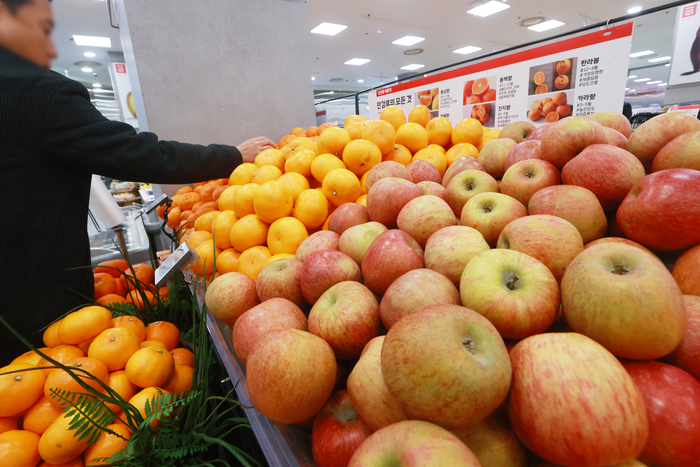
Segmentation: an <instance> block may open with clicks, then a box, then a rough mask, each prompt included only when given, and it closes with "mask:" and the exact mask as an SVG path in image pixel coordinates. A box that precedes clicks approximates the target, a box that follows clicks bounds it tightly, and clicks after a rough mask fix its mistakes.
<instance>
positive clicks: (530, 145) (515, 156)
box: [503, 139, 542, 170]
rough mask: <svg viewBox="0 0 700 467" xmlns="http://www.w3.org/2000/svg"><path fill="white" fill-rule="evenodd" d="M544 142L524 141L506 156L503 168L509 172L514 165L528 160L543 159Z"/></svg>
mask: <svg viewBox="0 0 700 467" xmlns="http://www.w3.org/2000/svg"><path fill="white" fill-rule="evenodd" d="M541 155H542V141H540V140H538V139H533V140H527V141H523V142H522V143H518V144H516V145H515V147H514V148H513V149H511V150H510V152H509V153H508V155H507V156H506V160H505V161H504V162H503V168H504V169H505V170H508V169H509V168H510V167H511V166H512V165H513V164H515V163H517V162H520V161H526V160H528V159H541V157H540V156H541Z"/></svg>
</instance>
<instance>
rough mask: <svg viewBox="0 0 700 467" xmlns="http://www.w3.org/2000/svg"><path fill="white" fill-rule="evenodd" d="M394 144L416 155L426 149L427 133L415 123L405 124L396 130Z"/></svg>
mask: <svg viewBox="0 0 700 467" xmlns="http://www.w3.org/2000/svg"><path fill="white" fill-rule="evenodd" d="M396 144H403V145H404V146H406V147H407V148H408V150H409V151H411V152H412V153H416V152H418V151H420V150H421V149H424V148H427V147H428V132H427V131H426V130H425V128H423V127H422V126H420V125H419V124H417V123H406V124H405V125H401V127H399V129H398V130H396Z"/></svg>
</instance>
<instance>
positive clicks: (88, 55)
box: [83, 52, 95, 58]
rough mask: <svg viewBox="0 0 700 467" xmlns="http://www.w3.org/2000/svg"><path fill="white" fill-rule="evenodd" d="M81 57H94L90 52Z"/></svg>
mask: <svg viewBox="0 0 700 467" xmlns="http://www.w3.org/2000/svg"><path fill="white" fill-rule="evenodd" d="M83 55H85V56H86V57H90V58H92V57H94V56H95V54H94V53H92V52H85V53H84V54H83Z"/></svg>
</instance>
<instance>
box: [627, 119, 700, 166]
mask: <svg viewBox="0 0 700 467" xmlns="http://www.w3.org/2000/svg"><path fill="white" fill-rule="evenodd" d="M693 131H700V120H698V119H697V118H695V117H693V116H691V115H688V114H686V113H683V112H669V113H665V114H661V115H657V116H656V117H654V118H652V119H650V120H647V121H646V122H644V123H642V124H641V125H640V126H639V127H638V128H637V129H636V130H634V132H633V133H632V135H630V137H629V141H628V142H627V150H628V151H629V152H631V153H632V154H634V155H635V156H636V157H637V158H638V159H639V160H640V161H641V163H642V164H643V165H644V168H645V169H646V171H647V173H649V172H651V167H652V163H653V161H654V157H656V155H657V154H658V153H659V151H661V149H662V148H663V147H664V146H666V144H668V143H669V142H671V141H672V140H674V139H675V138H677V137H679V136H680V135H682V134H684V133H690V132H693Z"/></svg>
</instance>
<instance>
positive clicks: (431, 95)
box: [416, 88, 440, 116]
mask: <svg viewBox="0 0 700 467" xmlns="http://www.w3.org/2000/svg"><path fill="white" fill-rule="evenodd" d="M439 94H440V89H438V88H434V89H426V90H424V91H418V92H417V93H416V101H417V102H418V103H419V104H421V105H424V106H426V107H427V108H428V109H429V110H437V109H438V108H439V105H440V99H439V98H438V95H439ZM434 116H435V115H434Z"/></svg>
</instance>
